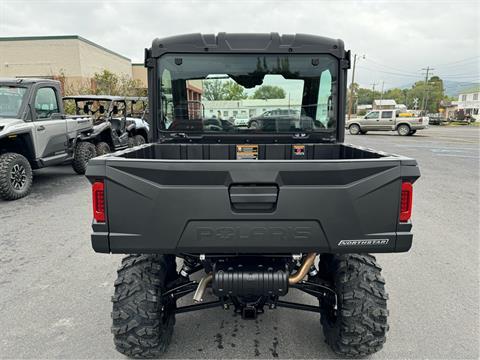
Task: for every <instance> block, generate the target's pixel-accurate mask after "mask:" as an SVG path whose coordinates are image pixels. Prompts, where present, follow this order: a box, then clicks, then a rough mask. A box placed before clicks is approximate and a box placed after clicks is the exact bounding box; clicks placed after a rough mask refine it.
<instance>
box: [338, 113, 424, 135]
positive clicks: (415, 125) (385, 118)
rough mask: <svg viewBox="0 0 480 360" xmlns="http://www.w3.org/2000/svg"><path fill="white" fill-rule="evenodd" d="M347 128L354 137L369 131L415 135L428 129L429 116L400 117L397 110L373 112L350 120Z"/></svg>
mask: <svg viewBox="0 0 480 360" xmlns="http://www.w3.org/2000/svg"><path fill="white" fill-rule="evenodd" d="M345 128H346V129H348V130H349V132H350V134H352V135H359V134H366V133H367V132H368V131H397V132H398V134H399V135H401V136H406V135H413V134H415V133H416V132H417V130H422V129H426V128H428V117H427V116H399V113H397V111H395V110H393V109H392V110H373V111H370V112H369V113H367V115H365V116H364V117H361V118H354V119H351V120H348V121H347V122H346V124H345Z"/></svg>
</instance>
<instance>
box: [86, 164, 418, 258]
mask: <svg viewBox="0 0 480 360" xmlns="http://www.w3.org/2000/svg"><path fill="white" fill-rule="evenodd" d="M87 176H88V178H89V180H90V181H91V182H92V183H93V182H95V181H103V182H104V185H105V204H106V222H105V223H97V222H94V224H93V229H94V233H93V235H92V241H93V246H94V248H95V249H96V251H100V252H113V253H135V252H158V253H171V254H173V253H209V254H212V253H272V254H273V253H304V252H308V251H317V252H336V253H341V252H392V251H407V250H408V249H409V248H410V246H411V240H412V235H411V233H410V228H411V225H410V223H400V222H399V211H400V197H401V187H402V185H401V184H402V181H409V182H413V181H415V180H416V179H417V178H418V176H419V171H418V167H417V166H416V162H415V161H414V160H408V159H407V160H402V159H397V158H395V157H387V158H382V159H364V160H363V159H362V160H311V161H310V160H305V161H283V160H278V161H275V160H262V161H259V160H251V161H243V160H242V161H231V160H218V161H217V160H157V159H155V160H151V159H148V160H147V159H125V158H117V157H114V156H110V157H101V158H97V159H93V160H91V164H89V170H88V172H87Z"/></svg>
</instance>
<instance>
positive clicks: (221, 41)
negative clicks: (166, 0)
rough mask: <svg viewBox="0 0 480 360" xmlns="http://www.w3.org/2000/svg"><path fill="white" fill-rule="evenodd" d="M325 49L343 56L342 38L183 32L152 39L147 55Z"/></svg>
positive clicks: (318, 51) (335, 54)
mask: <svg viewBox="0 0 480 360" xmlns="http://www.w3.org/2000/svg"><path fill="white" fill-rule="evenodd" d="M172 52H178V53H198V52H214V53H303V54H305V53H311V54H318V53H327V54H332V55H334V56H336V57H337V58H344V57H345V50H344V44H343V41H342V40H340V39H331V38H326V37H323V36H318V35H308V34H284V35H279V34H278V33H260V34H258V33H257V34H235V33H224V32H220V33H218V34H217V35H216V34H200V33H196V34H185V35H176V36H170V37H166V38H162V39H158V38H157V39H155V40H153V42H152V48H151V49H150V52H149V56H151V57H159V56H161V55H163V54H165V53H172Z"/></svg>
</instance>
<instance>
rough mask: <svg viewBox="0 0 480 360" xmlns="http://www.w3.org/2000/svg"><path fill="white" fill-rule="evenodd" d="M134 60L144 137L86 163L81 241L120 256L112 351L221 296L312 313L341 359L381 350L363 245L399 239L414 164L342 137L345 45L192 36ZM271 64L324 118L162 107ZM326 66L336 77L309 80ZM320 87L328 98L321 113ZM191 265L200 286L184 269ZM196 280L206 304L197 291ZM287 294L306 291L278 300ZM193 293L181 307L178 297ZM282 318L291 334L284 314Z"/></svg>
mask: <svg viewBox="0 0 480 360" xmlns="http://www.w3.org/2000/svg"><path fill="white" fill-rule="evenodd" d="M210 48H212V51H208V52H207V51H206V50H207V49H210ZM243 49H246V50H243ZM292 49H294V51H292ZM145 57H146V58H145V63H147V64H149V67H148V72H149V74H148V75H149V76H148V79H149V81H150V83H149V91H150V99H151V101H153V104H150V105H151V109H152V112H153V113H152V114H150V115H151V117H152V119H151V120H152V122H151V125H152V132H151V135H152V142H151V143H149V144H145V145H143V146H142V147H135V148H131V149H126V150H123V151H120V152H116V153H115V154H110V155H106V156H102V157H97V158H95V159H92V160H91V161H90V163H89V165H88V171H87V177H88V179H89V181H90V182H91V184H92V193H93V223H92V229H93V234H92V236H91V243H92V246H93V249H94V250H95V251H97V252H100V253H119V254H129V255H127V256H126V257H125V258H124V259H123V261H122V265H121V266H120V268H119V270H118V278H117V280H116V281H115V293H114V295H113V297H112V301H113V311H112V321H113V326H112V328H111V329H112V333H113V337H114V342H115V346H116V349H117V350H118V351H119V352H120V353H122V354H124V355H127V356H129V357H136V358H141V357H149V358H158V357H159V356H161V355H162V354H163V353H164V352H165V351H166V349H167V347H168V345H169V343H170V341H171V339H172V337H173V336H174V332H173V327H174V324H175V316H177V315H178V314H182V313H187V312H191V311H197V310H202V309H207V308H213V307H220V308H223V309H225V310H228V309H230V308H233V310H234V312H235V313H236V314H238V315H239V316H241V317H242V318H243V319H254V318H256V317H257V316H261V315H260V314H262V313H263V312H264V311H266V310H265V309H266V308H268V309H275V308H277V307H287V308H293V309H297V310H304V311H310V312H312V313H315V314H320V319H321V320H320V321H319V322H318V324H319V327H320V324H321V326H322V327H323V333H324V337H325V340H326V342H327V343H328V344H329V345H330V347H331V348H332V349H333V351H335V352H337V353H339V354H340V356H341V357H342V358H345V357H359V356H366V355H369V354H372V353H375V352H377V351H379V350H380V349H381V348H382V346H383V344H384V343H385V341H386V332H387V330H388V324H387V317H388V310H387V299H388V296H387V294H386V292H385V281H384V279H383V277H382V276H381V268H380V266H379V265H378V263H377V261H376V259H375V257H374V256H372V255H369V254H368V253H369V252H372V253H376V252H378V253H392V252H405V251H408V250H409V249H410V247H411V245H412V238H413V234H412V232H411V229H412V224H411V222H410V217H411V211H412V191H413V187H412V184H413V183H414V182H415V181H416V180H417V179H418V177H419V176H420V172H419V169H418V166H417V162H416V161H415V160H413V159H410V158H406V157H403V156H399V155H393V154H387V153H384V152H376V151H374V150H370V149H366V148H361V147H357V146H352V145H347V144H345V143H344V142H343V141H344V136H345V131H344V125H345V124H344V121H345V113H344V109H345V100H346V99H345V91H344V89H345V88H346V81H347V80H346V79H347V69H348V68H349V66H350V52H349V51H348V52H347V51H345V49H344V45H343V41H341V40H338V39H328V38H325V37H321V36H314V35H305V34H296V35H282V36H280V35H278V34H277V33H270V34H227V33H221V34H218V35H202V34H189V35H182V36H173V37H168V38H163V39H156V40H154V41H153V43H152V47H151V48H150V49H147V50H146V51H145ZM259 59H261V62H260V60H259ZM182 63H183V66H178V64H182ZM279 64H283V65H282V66H279ZM160 69H162V71H160ZM167 70H168V71H167ZM187 70H188V71H187ZM167 73H168V77H167V76H165V75H161V74H167ZM271 73H275V74H278V75H280V76H281V77H282V78H283V79H285V82H284V86H285V87H289V88H293V90H294V91H295V92H296V93H298V94H301V98H299V101H300V102H301V103H302V106H305V107H307V106H308V107H309V113H310V114H313V113H317V112H321V114H322V116H323V114H326V115H325V116H327V118H323V117H322V121H321V123H322V124H323V127H320V126H319V127H315V128H310V130H309V131H305V130H304V131H303V132H302V133H299V132H298V131H297V130H296V129H295V128H293V129H290V131H286V130H285V129H283V128H282V129H279V128H274V131H272V128H268V127H267V130H262V126H260V127H259V128H258V129H256V131H250V132H249V131H239V132H231V131H230V132H229V131H224V130H223V125H222V124H221V122H219V120H218V119H214V118H213V117H212V119H199V117H198V115H196V114H194V113H193V112H188V111H181V112H178V113H176V112H175V111H173V112H171V113H170V112H169V108H173V109H175V108H176V107H177V106H179V105H181V104H182V103H185V102H186V101H187V94H188V92H187V89H188V88H187V86H188V85H187V84H188V81H189V80H196V81H198V80H199V79H200V80H201V79H208V78H209V77H211V76H212V74H235V76H234V77H232V81H235V82H236V84H237V85H238V86H239V87H241V88H243V89H246V88H252V86H253V85H255V84H262V83H263V80H264V78H265V76H267V75H269V74H271ZM325 74H328V75H329V76H326V77H327V79H336V80H334V81H320V76H322V79H324V76H325ZM160 83H161V84H166V85H167V86H158V84H160ZM304 84H305V85H304ZM293 90H292V91H293ZM167 91H168V93H170V94H172V102H173V103H172V104H171V105H170V107H168V106H167V107H164V99H165V94H164V92H167ZM318 94H322V96H323V95H324V96H325V98H326V97H327V96H328V98H329V99H331V101H329V103H330V104H329V105H328V109H325V107H324V106H322V104H319V103H318V101H317V99H318ZM312 99H315V102H314V103H313V105H312ZM172 114H173V115H172ZM290 115H291V114H288V116H290ZM276 116H277V117H276ZM169 117H173V119H169ZM281 117H282V114H278V115H273V114H272V116H271V117H268V122H272V121H273V122H275V121H281V120H282V118H281ZM266 118H267V116H264V119H266ZM214 120H216V121H214ZM224 121H226V120H224ZM263 121H264V120H263V119H262V122H263ZM167 122H170V123H171V125H172V126H167ZM226 122H228V121H226ZM409 129H410V128H409ZM126 219H128V221H126ZM177 258H180V259H181V262H179V264H180V263H181V269H180V271H177V265H176V264H177V261H176V259H177ZM317 259H318V262H317ZM317 263H318V266H317ZM198 272H201V273H202V275H201V280H200V281H199V282H197V281H196V279H197V278H198V277H196V278H195V280H193V279H192V276H193V275H194V274H195V273H198ZM208 288H211V291H210V292H209V293H210V294H213V297H214V300H213V301H205V300H204V294H205V291H206V290H207V289H208ZM289 291H292V292H295V291H301V292H303V293H305V294H309V295H311V296H313V297H314V299H315V301H312V302H311V304H301V303H295V302H289V301H284V300H283V297H284V296H285V295H286V294H287V293H288V292H289ZM192 293H194V295H193V301H194V304H191V305H190V304H189V305H184V304H182V305H181V304H180V302H179V299H180V298H182V297H184V296H186V295H188V294H192ZM312 304H313V305H312ZM184 321H185V322H186V323H188V320H186V319H184ZM282 326H284V327H285V328H288V331H289V332H290V333H295V329H293V328H292V324H283V325H282ZM201 327H202V325H201V322H200V325H199V328H198V329H196V331H197V332H198V333H201V332H202V328H201ZM285 331H287V330H285ZM312 331H313V332H315V329H312ZM307 336H308V335H307ZM178 341H181V339H179V340H178ZM308 341H321V336H319V335H318V334H317V333H315V334H312V336H311V338H310V339H309V340H308ZM299 346H301V343H299ZM192 356H193V357H195V354H192Z"/></svg>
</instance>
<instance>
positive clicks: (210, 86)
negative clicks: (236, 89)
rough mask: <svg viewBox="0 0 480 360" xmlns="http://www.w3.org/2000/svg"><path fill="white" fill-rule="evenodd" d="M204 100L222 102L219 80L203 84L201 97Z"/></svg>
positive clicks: (221, 87) (221, 84) (221, 88)
mask: <svg viewBox="0 0 480 360" xmlns="http://www.w3.org/2000/svg"><path fill="white" fill-rule="evenodd" d="M202 96H203V97H204V98H205V99H206V100H223V96H224V94H223V83H222V81H221V80H218V79H215V80H207V81H204V82H203V95H202Z"/></svg>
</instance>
